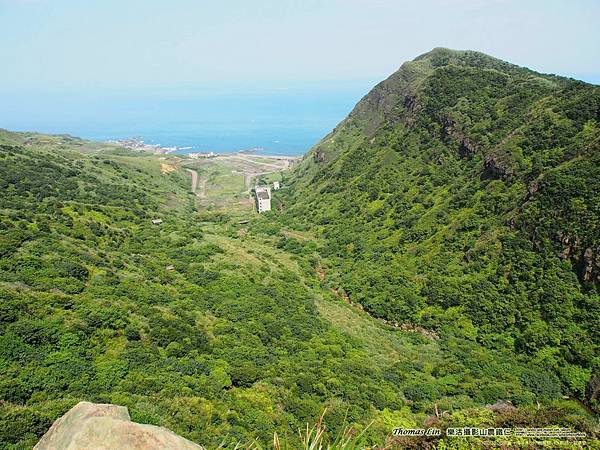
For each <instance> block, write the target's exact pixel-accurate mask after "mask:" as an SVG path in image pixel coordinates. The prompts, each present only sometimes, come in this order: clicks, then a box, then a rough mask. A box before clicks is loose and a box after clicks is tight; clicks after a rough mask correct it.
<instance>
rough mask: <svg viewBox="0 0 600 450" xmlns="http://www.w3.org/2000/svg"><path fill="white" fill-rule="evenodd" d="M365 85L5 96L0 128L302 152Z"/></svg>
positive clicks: (197, 147) (203, 147) (204, 148)
mask: <svg viewBox="0 0 600 450" xmlns="http://www.w3.org/2000/svg"><path fill="white" fill-rule="evenodd" d="M372 85H373V82H372V81H365V82H348V83H338V84H335V85H334V84H333V83H322V84H319V85H316V84H315V85H309V84H303V85H295V86H293V87H289V86H281V87H278V86H276V87H264V88H263V87H256V86H254V87H242V86H236V87H226V88H217V89H208V88H206V89H202V88H190V87H186V88H178V89H169V88H156V89H140V90H133V91H132V90H128V91H118V90H111V91H102V92H93V91H92V92H90V91H89V90H86V92H85V93H83V92H82V93H80V94H73V92H71V91H69V92H57V91H54V92H52V93H49V92H37V93H31V95H28V96H27V97H26V98H23V97H22V96H21V95H20V96H18V97H17V96H14V97H13V96H11V95H8V96H5V98H4V105H3V107H2V108H0V124H1V125H0V126H2V127H3V128H7V129H10V130H23V131H26V130H36V131H39V132H43V133H58V134H63V133H66V134H71V135H73V136H79V137H82V138H85V139H91V140H96V141H106V140H112V139H125V138H131V137H141V138H142V139H143V140H144V142H146V143H148V144H159V145H161V146H163V147H179V148H181V147H189V148H186V149H185V150H180V151H178V153H185V152H197V151H201V152H208V151H214V152H221V153H224V152H236V151H240V150H248V149H253V148H261V150H260V151H258V152H257V153H259V154H271V155H290V156H297V155H302V154H304V153H305V152H306V151H307V150H309V149H310V148H311V147H312V146H313V145H314V144H315V143H316V142H318V141H319V140H320V139H321V138H322V137H323V136H324V135H325V134H327V133H328V132H329V131H331V129H333V128H334V127H335V126H336V125H337V124H338V123H339V122H340V121H341V120H342V119H343V118H344V117H345V116H346V115H347V114H348V113H349V112H350V110H351V109H352V107H353V105H354V104H355V103H356V102H357V101H358V100H359V99H360V98H361V97H362V96H363V95H364V94H366V93H367V92H368V90H369V89H370V88H371V87H372Z"/></svg>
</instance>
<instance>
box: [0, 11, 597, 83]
mask: <svg viewBox="0 0 600 450" xmlns="http://www.w3.org/2000/svg"><path fill="white" fill-rule="evenodd" d="M599 17H600V2H598V1H597V0H572V1H566V0H565V1H556V0H544V1H535V0H531V1H530V0H520V1H513V0H454V1H450V0H419V1H400V0H322V1H317V0H254V1H253V0H243V1H241V0H222V1H215V0H212V1H203V0H171V1H164V0H86V1H82V0H77V1H75V0H0V34H1V37H2V39H0V60H1V61H2V70H0V90H2V91H4V92H6V91H7V90H8V91H10V92H12V93H18V92H22V93H24V94H25V93H32V92H35V91H56V92H60V91H64V92H69V91H78V92H81V91H82V90H83V91H100V90H115V89H116V90H119V89H128V90H129V89H144V88H146V87H153V88H156V87H165V88H168V89H173V88H182V89H186V88H190V87H194V88H197V89H206V90H208V91H211V90H214V89H217V90H218V89H219V88H221V87H223V88H226V89H229V88H231V87H237V88H239V89H258V90H260V89H270V90H271V89H286V88H289V86H293V85H294V84H297V83H304V84H307V85H310V84H311V83H312V84H313V85H316V86H323V87H324V88H325V89H326V88H327V87H328V86H329V87H332V86H336V85H337V84H338V83H340V84H341V85H352V84H353V83H355V84H357V85H361V86H362V85H364V84H365V83H372V82H375V81H378V80H380V79H382V78H385V77H387V76H388V75H389V74H390V73H391V72H393V71H394V70H396V69H397V68H398V67H399V65H400V64H401V63H402V62H403V61H405V60H408V59H412V58H414V57H415V56H417V55H419V54H421V53H424V52H426V51H428V50H430V49H431V48H433V47H437V46H444V47H450V48H459V49H467V48H468V49H474V50H480V51H483V52H486V53H489V54H491V55H493V56H497V57H499V58H502V59H505V60H508V61H511V62H514V63H517V64H520V65H526V66H528V67H531V68H533V69H535V70H539V71H542V72H552V73H557V74H561V75H568V76H574V77H577V78H581V79H584V80H587V81H591V82H595V83H600V27H598V26H597V25H598V24H597V21H598V18H599Z"/></svg>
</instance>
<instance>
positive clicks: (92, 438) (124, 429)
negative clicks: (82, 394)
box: [34, 402, 203, 450]
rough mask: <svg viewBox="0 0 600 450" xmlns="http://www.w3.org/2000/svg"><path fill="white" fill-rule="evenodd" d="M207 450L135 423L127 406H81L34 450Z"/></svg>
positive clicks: (72, 410)
mask: <svg viewBox="0 0 600 450" xmlns="http://www.w3.org/2000/svg"><path fill="white" fill-rule="evenodd" d="M84 449H85V450H88V449H89V450H92V449H93V450H114V449H120V450H142V449H144V450H150V449H151V450H155V449H156V450H203V448H202V447H200V446H199V445H197V444H194V443H193V442H191V441H188V440H187V439H184V438H182V437H181V436H178V435H176V434H175V433H173V432H172V431H170V430H167V429H166V428H163V427H157V426H154V425H143V424H139V423H135V422H132V421H131V419H130V417H129V412H128V410H127V408H126V407H124V406H117V405H107V404H96V403H89V402H79V403H78V404H77V405H75V406H74V407H73V408H71V409H70V410H69V411H68V412H67V413H66V414H65V415H64V416H62V417H61V418H59V419H57V420H56V421H55V422H54V423H53V424H52V426H51V427H50V429H49V430H48V431H47V432H46V434H44V436H43V437H42V439H40V441H39V442H38V443H37V444H36V445H35V447H34V450H84Z"/></svg>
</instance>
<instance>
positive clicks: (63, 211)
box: [0, 49, 600, 448]
mask: <svg viewBox="0 0 600 450" xmlns="http://www.w3.org/2000/svg"><path fill="white" fill-rule="evenodd" d="M599 113H600V90H599V89H598V88H597V87H593V86H590V85H586V84H584V83H580V82H577V81H573V80H566V79H563V78H559V77H553V76H545V75H544V76H543V75H540V74H536V73H534V72H531V71H528V70H526V69H522V68H518V67H515V66H512V65H509V64H507V63H503V62H501V61H498V60H495V59H492V58H489V57H487V56H484V55H481V54H478V53H473V52H451V51H447V50H441V49H438V50H435V51H433V52H431V53H430V54H427V55H424V56H423V57H420V58H417V59H416V60H415V61H413V62H411V63H407V64H405V65H404V66H403V67H402V69H401V70H400V71H399V72H398V73H396V74H394V75H393V76H392V77H390V79H388V80H386V81H385V82H383V83H382V84H380V85H379V86H377V87H376V88H375V89H374V90H373V91H372V92H371V93H370V94H369V95H368V96H367V97H365V99H363V101H362V102H361V103H359V104H358V105H357V107H356V108H355V110H354V111H353V113H352V114H351V115H350V116H349V118H348V119H346V120H345V121H344V122H343V123H342V124H340V126H338V128H336V130H334V132H332V133H331V134H330V135H329V136H327V137H326V138H325V139H324V140H323V141H322V142H321V143H320V144H319V145H317V146H316V147H315V148H314V149H313V150H312V151H311V152H310V153H309V154H308V155H307V157H306V158H305V160H304V161H303V162H302V163H301V164H300V165H299V166H298V167H297V168H295V169H294V170H293V172H292V173H291V174H290V173H284V174H283V185H284V188H283V189H282V190H280V191H277V194H276V198H275V199H274V204H275V205H276V206H277V207H278V208H277V210H276V211H273V212H271V213H267V214H264V215H261V216H260V217H257V216H254V218H253V219H252V220H251V221H250V223H249V224H246V223H245V222H246V220H241V219H248V217H249V214H250V213H251V211H250V209H249V208H251V202H248V200H247V199H244V198H243V197H244V195H242V194H241V193H240V192H242V191H243V190H245V187H244V186H243V182H242V178H241V177H240V176H239V175H236V176H235V177H233V176H231V173H232V168H231V167H228V166H220V165H219V164H221V163H220V162H218V161H213V162H210V165H209V166H202V164H201V163H198V165H196V166H193V167H195V168H196V169H197V170H198V172H199V173H200V175H201V176H205V177H207V179H208V185H207V188H206V195H207V197H208V198H202V199H199V198H196V196H194V195H193V194H192V193H190V192H189V189H190V186H189V183H190V180H189V174H188V173H187V172H186V171H185V170H184V168H185V167H184V166H183V165H181V164H180V161H179V160H178V159H177V158H169V159H168V160H167V161H164V160H159V159H158V157H156V156H150V155H146V154H140V153H131V152H128V151H126V150H123V149H115V148H110V147H107V146H102V145H97V144H91V143H89V142H85V141H82V140H79V139H76V138H71V137H68V136H43V135H37V134H15V133H8V132H3V131H0V162H2V164H0V187H1V188H2V195H1V196H0V230H1V233H2V234H1V238H0V447H2V448H29V447H31V445H33V444H34V443H35V442H36V441H37V440H38V439H39V437H40V436H41V435H42V434H43V433H44V432H45V431H46V429H47V428H48V427H49V426H50V424H51V423H52V421H54V420H55V419H56V418H58V417H59V416H60V415H62V414H63V413H64V412H65V411H67V410H68V409H69V408H70V407H71V406H73V405H74V404H76V403H77V402H78V401H79V400H88V401H94V402H109V403H116V404H120V405H125V406H127V407H129V410H130V412H131V415H132V419H133V420H134V421H138V422H144V423H151V424H158V425H162V426H165V427H167V428H169V429H171V430H173V431H175V432H176V433H178V434H180V435H182V436H185V437H187V438H189V439H191V440H193V441H195V442H198V443H200V444H202V445H204V446H206V447H207V448H216V447H218V446H219V445H222V446H223V447H228V448H233V447H234V446H235V445H236V444H240V445H241V446H243V447H247V446H250V445H252V444H254V445H256V446H260V447H270V446H271V445H273V442H274V434H275V433H276V436H277V439H278V440H279V441H280V442H281V443H282V447H283V448H299V447H300V446H301V445H302V440H303V437H302V436H300V435H299V434H298V429H303V430H306V424H307V423H310V424H314V423H315V422H316V421H317V420H318V419H319V417H320V416H321V415H322V413H323V411H326V414H325V415H324V418H323V422H322V423H320V422H319V423H318V424H317V425H315V427H314V428H311V429H310V430H309V433H312V434H314V436H313V437H314V438H315V440H317V439H319V440H321V439H322V440H323V442H325V443H327V442H329V441H335V440H336V436H337V440H338V442H340V441H341V440H344V439H346V437H347V436H351V435H353V434H354V433H355V432H354V431H353V430H362V431H364V433H363V434H362V435H360V438H358V439H359V441H360V443H359V444H358V445H359V446H368V445H374V444H379V445H383V444H387V446H389V447H394V446H395V447H396V448H424V447H425V446H426V445H429V444H431V443H434V442H436V441H437V442H438V444H440V446H441V448H442V447H443V446H444V445H445V446H446V447H445V448H459V447H460V444H459V443H457V441H453V440H452V439H451V438H442V439H441V440H440V439H437V438H436V439H433V438H430V439H428V441H430V442H428V443H426V442H423V439H410V438H403V439H400V438H398V439H394V438H392V437H391V436H390V433H391V431H392V429H393V428H394V427H403V426H404V427H421V426H423V425H424V424H426V425H427V426H436V427H439V428H442V429H444V428H445V427H448V426H482V427H490V426H500V427H513V426H535V427H542V426H551V425H561V426H566V427H571V428H573V429H576V430H580V431H584V432H586V433H588V435H590V436H592V435H593V434H594V433H597V424H596V421H597V417H595V416H594V412H593V408H597V407H598V405H597V403H593V402H591V403H589V404H586V405H585V406H584V405H582V404H581V403H580V402H579V401H583V402H585V398H584V392H583V391H584V387H585V385H586V383H587V382H588V380H589V379H590V377H591V376H592V375H593V374H594V373H598V372H599V371H600V352H599V351H598V350H599V348H598V346H599V345H600V328H599V324H600V321H599V320H598V318H599V317H600V306H599V295H600V294H599V288H598V274H599V266H598V259H597V258H598V254H599V251H598V248H599V247H600V229H599V224H600V222H599V214H600V203H599V199H598V192H600V185H599V184H600V164H599V162H600V161H599V158H600V157H599V154H600V152H599V148H598V142H599V139H600V132H599V130H598V121H599V119H600V117H599ZM167 163H168V164H169V165H170V166H169V170H163V171H161V164H163V165H164V164H167ZM172 169H175V170H172ZM276 176H277V177H278V178H279V175H276ZM265 178H268V177H265ZM230 194H231V195H230ZM213 195H214V197H213V198H211V196H213ZM228 196H230V197H231V201H230V203H229V204H228V203H227V197H228ZM242 200H244V201H242ZM198 207H199V208H198ZM157 218H160V219H162V220H163V223H161V224H160V225H153V224H152V222H151V220H152V219H157ZM240 221H241V222H242V223H240ZM566 396H570V397H572V398H575V399H578V400H579V401H575V400H572V399H566V398H565V397H566ZM499 400H505V401H510V402H511V403H512V405H514V406H515V407H516V408H514V407H512V406H510V405H509V406H506V404H504V406H502V405H500V407H498V408H491V407H489V405H491V404H495V403H496V402H498V401H499ZM486 405H488V406H487V407H486ZM349 427H350V428H349ZM344 432H345V433H344ZM317 436H318V438H317ZM304 437H306V436H304ZM426 440H427V439H426ZM482 442H483V441H477V440H475V441H473V440H472V441H470V444H469V445H472V446H476V445H479V444H482ZM494 442H496V443H498V441H494ZM508 442H512V444H513V445H519V444H523V443H525V442H526V441H515V440H512V441H511V440H509V441H508ZM463 445H464V444H463ZM536 445H537V446H538V447H542V446H546V447H547V448H557V447H564V448H567V447H569V445H575V444H561V443H559V442H557V441H549V442H546V443H543V442H537V443H536Z"/></svg>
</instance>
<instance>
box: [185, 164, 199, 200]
mask: <svg viewBox="0 0 600 450" xmlns="http://www.w3.org/2000/svg"><path fill="white" fill-rule="evenodd" d="M185 170H187V171H188V172H189V173H191V174H192V192H193V193H194V194H195V193H196V186H198V172H196V171H195V170H192V169H185Z"/></svg>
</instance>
